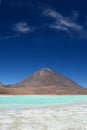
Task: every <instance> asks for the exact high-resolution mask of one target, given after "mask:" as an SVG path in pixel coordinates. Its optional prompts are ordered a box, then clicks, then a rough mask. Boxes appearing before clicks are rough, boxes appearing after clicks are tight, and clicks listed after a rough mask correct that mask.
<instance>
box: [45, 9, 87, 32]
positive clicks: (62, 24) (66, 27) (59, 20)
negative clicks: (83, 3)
mask: <svg viewBox="0 0 87 130" xmlns="http://www.w3.org/2000/svg"><path fill="white" fill-rule="evenodd" d="M44 15H45V16H50V17H52V18H53V19H54V20H55V22H54V23H52V24H49V27H50V28H53V29H57V30H61V31H65V32H67V33H71V32H72V31H74V32H78V33H81V32H82V33H83V32H84V33H86V31H85V30H84V27H83V26H81V25H80V24H78V23H76V22H75V19H77V17H78V14H77V13H76V12H73V17H72V18H71V17H64V16H63V15H62V14H60V13H58V12H56V11H55V10H52V9H48V10H46V11H45V12H44Z"/></svg>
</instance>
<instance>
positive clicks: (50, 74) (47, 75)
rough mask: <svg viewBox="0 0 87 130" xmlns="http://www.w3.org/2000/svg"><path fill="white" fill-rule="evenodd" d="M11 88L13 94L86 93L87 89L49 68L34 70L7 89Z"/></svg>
mask: <svg viewBox="0 0 87 130" xmlns="http://www.w3.org/2000/svg"><path fill="white" fill-rule="evenodd" d="M11 88H12V89H13V94H43V95H47V94H48V95H49V94H52V95H61V94H62V95H63V94H68V95H69V94H87V89H85V88H83V87H81V86H79V85H78V84H76V83H75V82H73V81H72V80H70V79H68V78H66V77H64V76H62V75H61V74H58V73H56V72H55V71H53V70H51V69H49V68H43V69H41V70H39V71H36V72H35V73H33V74H32V75H31V76H29V77H28V78H26V79H25V80H23V81H21V82H19V83H17V84H15V85H12V86H11V87H10V88H9V89H11Z"/></svg>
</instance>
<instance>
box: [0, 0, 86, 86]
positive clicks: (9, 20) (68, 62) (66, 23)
mask: <svg viewBox="0 0 87 130" xmlns="http://www.w3.org/2000/svg"><path fill="white" fill-rule="evenodd" d="M86 5H87V1H86V0H83V1H82V0H1V1H0V82H3V83H4V84H13V83H16V82H19V81H21V80H22V79H24V78H26V77H27V76H29V75H30V74H31V73H33V72H34V71H36V70H38V69H41V68H43V67H48V68H51V69H53V70H55V71H57V72H59V73H61V74H63V75H65V76H66V77H68V78H70V79H72V80H74V81H75V82H77V83H79V84H80V85H82V86H84V87H87V8H86Z"/></svg>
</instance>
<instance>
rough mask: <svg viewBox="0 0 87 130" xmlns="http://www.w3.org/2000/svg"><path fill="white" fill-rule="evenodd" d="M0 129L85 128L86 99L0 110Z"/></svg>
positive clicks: (61, 129)
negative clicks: (62, 103)
mask: <svg viewBox="0 0 87 130" xmlns="http://www.w3.org/2000/svg"><path fill="white" fill-rule="evenodd" d="M0 130H87V101H79V102H76V103H73V104H68V105H61V106H59V105H53V106H45V107H40V106H38V107H33V108H27V109H21V110H20V109H14V110H7V111H5V112H4V111H0Z"/></svg>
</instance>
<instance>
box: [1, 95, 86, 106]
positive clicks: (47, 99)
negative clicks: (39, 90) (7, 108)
mask: <svg viewBox="0 0 87 130" xmlns="http://www.w3.org/2000/svg"><path fill="white" fill-rule="evenodd" d="M77 100H87V96H0V104H32V105H38V104H39V105H40V104H43V105H45V104H66V103H70V102H73V101H77Z"/></svg>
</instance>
